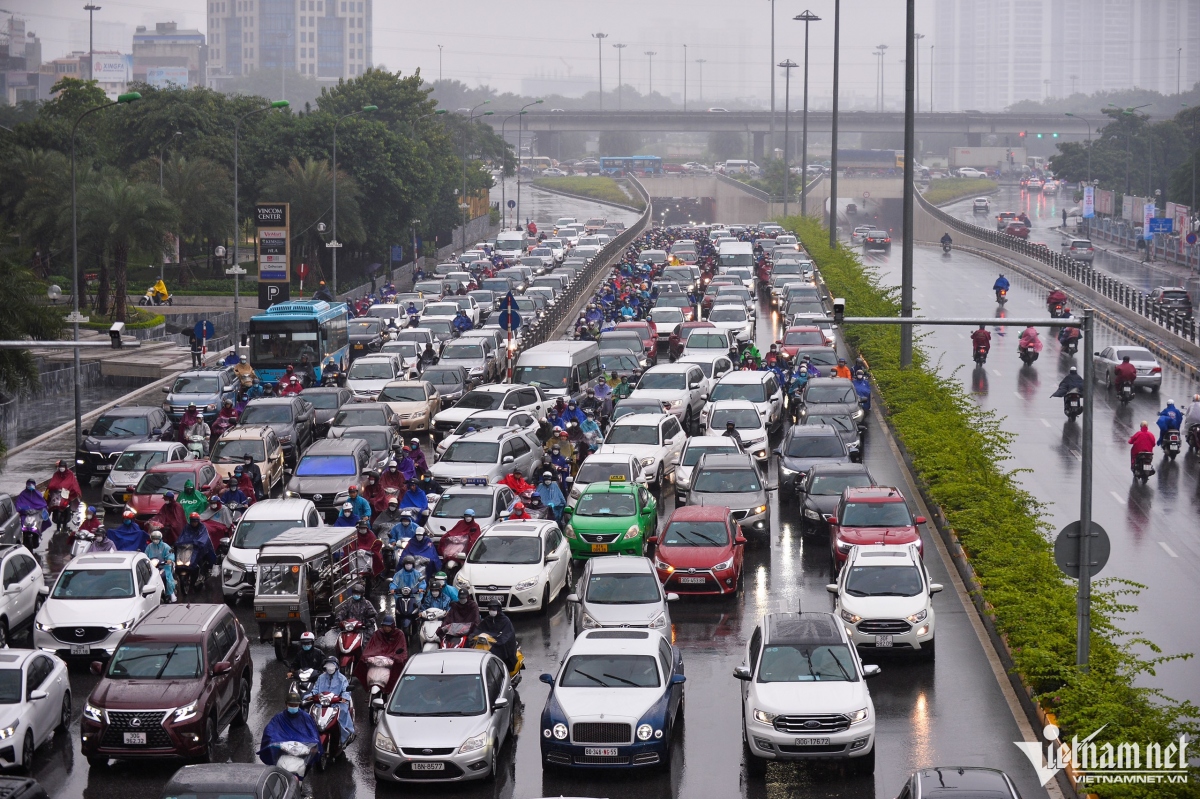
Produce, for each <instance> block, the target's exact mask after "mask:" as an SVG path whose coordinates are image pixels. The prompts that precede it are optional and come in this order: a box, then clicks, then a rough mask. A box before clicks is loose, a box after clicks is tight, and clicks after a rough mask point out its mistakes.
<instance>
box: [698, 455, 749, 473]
mask: <svg viewBox="0 0 1200 799" xmlns="http://www.w3.org/2000/svg"><path fill="white" fill-rule="evenodd" d="M701 463H702V464H704V465H705V466H706V467H708V468H710V469H713V468H716V469H719V468H722V467H724V468H735V467H737V468H745V469H757V468H758V467H757V466H755V465H754V460H753V459H751V457H750V453H749V452H706V453H704V454H703V455H701V456H700V462H699V463H697V464H696V466H697V468H699V466H700V464H701Z"/></svg>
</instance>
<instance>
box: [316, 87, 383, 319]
mask: <svg viewBox="0 0 1200 799" xmlns="http://www.w3.org/2000/svg"><path fill="white" fill-rule="evenodd" d="M378 110H379V106H376V105H364V106H363V107H362V108H360V109H358V110H357V111H351V112H350V113H349V114H342V115H341V116H340V117H338V118H337V119H335V120H334V121H333V239H332V240H331V241H328V242H326V243H325V246H326V247H328V248H329V249H331V250H333V273H332V277H333V291H331V292H330V295H331V296H332V297H333V298H334V299H335V300H336V299H337V295H338V290H337V254H338V250H339V249H340V248H341V246H342V243H341V242H340V241H338V237H337V129H338V125H340V124H342V120H343V119H349V118H350V117H356V116H358V115H359V114H369V113H371V112H372V111H378Z"/></svg>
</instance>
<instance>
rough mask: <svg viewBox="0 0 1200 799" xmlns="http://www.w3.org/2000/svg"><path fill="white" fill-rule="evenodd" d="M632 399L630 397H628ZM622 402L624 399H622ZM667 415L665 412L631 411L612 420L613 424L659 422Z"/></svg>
mask: <svg viewBox="0 0 1200 799" xmlns="http://www.w3.org/2000/svg"><path fill="white" fill-rule="evenodd" d="M630 399H632V397H630ZM622 402H624V400H622ZM666 417H667V414H665V413H631V414H629V415H628V416H622V417H621V418H620V419H618V420H616V421H615V422H613V424H614V425H617V424H620V425H625V424H655V425H657V424H660V423H661V422H662V421H663V419H665V418H666Z"/></svg>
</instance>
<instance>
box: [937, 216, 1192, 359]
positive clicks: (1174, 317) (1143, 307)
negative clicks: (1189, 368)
mask: <svg viewBox="0 0 1200 799" xmlns="http://www.w3.org/2000/svg"><path fill="white" fill-rule="evenodd" d="M916 198H917V202H918V203H920V204H921V207H922V208H924V209H925V211H927V212H928V213H929V214H931V215H932V216H933V217H934V218H935V219H937V220H938V221H939V222H941V223H942V224H944V225H946V226H947V227H950V228H952V229H954V230H957V231H958V232H960V233H965V234H967V235H969V236H974V237H975V238H977V239H981V240H983V241H986V242H988V243H989V244H993V245H996V246H998V247H1003V248H1004V249H1006V250H1009V251H1011V252H1015V253H1017V254H1019V255H1023V256H1025V257H1026V258H1030V259H1032V260H1035V261H1039V262H1041V263H1043V264H1045V265H1046V266H1048V267H1050V268H1051V269H1053V270H1054V271H1056V272H1060V273H1062V274H1064V275H1066V276H1067V277H1069V278H1071V279H1073V280H1077V281H1079V282H1080V283H1082V284H1084V285H1085V286H1087V287H1088V288H1090V289H1092V290H1093V291H1095V292H1097V293H1098V294H1101V295H1103V296H1104V297H1106V298H1108V299H1110V300H1112V301H1113V302H1116V303H1119V304H1120V305H1122V306H1124V307H1125V308H1126V309H1127V310H1129V311H1132V312H1133V313H1135V314H1137V315H1138V316H1140V317H1142V318H1143V319H1147V320H1149V321H1151V322H1153V323H1154V324H1156V325H1158V326H1160V327H1162V328H1164V329H1166V330H1169V331H1170V332H1172V333H1174V334H1175V335H1177V336H1179V337H1180V338H1182V339H1184V340H1186V341H1190V342H1192V343H1193V344H1195V343H1197V324H1196V319H1195V318H1194V317H1191V318H1189V317H1187V316H1185V315H1183V314H1180V313H1176V312H1175V311H1171V310H1168V309H1165V308H1163V307H1161V306H1159V305H1158V304H1156V303H1154V302H1152V301H1151V300H1150V296H1149V295H1148V294H1146V293H1145V292H1143V291H1141V290H1140V289H1137V288H1135V287H1133V286H1131V285H1129V284H1128V283H1126V282H1124V281H1122V280H1118V279H1116V278H1114V277H1113V276H1111V275H1108V274H1105V273H1104V272H1101V271H1100V270H1099V269H1095V268H1093V267H1092V265H1091V264H1089V263H1086V262H1084V261H1076V260H1075V259H1074V258H1068V257H1067V256H1065V255H1062V254H1060V253H1056V252H1053V251H1052V250H1050V248H1049V247H1046V246H1044V245H1036V244H1030V243H1029V242H1028V241H1025V240H1024V239H1019V238H1017V237H1016V236H1010V235H1008V234H1007V233H1001V232H999V231H995V230H988V229H987V228H983V227H980V226H979V225H975V224H972V223H970V222H967V221H965V220H962V219H956V218H955V217H952V216H950V215H949V214H947V213H946V212H945V211H942V210H941V209H940V208H938V207H937V206H935V205H933V204H932V203H930V202H929V201H928V200H926V199H925V198H924V197H922V196H921V195H920V193H917V194H916Z"/></svg>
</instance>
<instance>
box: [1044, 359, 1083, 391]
mask: <svg viewBox="0 0 1200 799" xmlns="http://www.w3.org/2000/svg"><path fill="white" fill-rule="evenodd" d="M1075 391H1077V392H1080V393H1082V392H1083V377H1082V376H1080V374H1079V370H1078V369H1076V368H1075V367H1074V366H1072V367H1071V370H1070V371H1069V372H1067V374H1066V376H1065V377H1064V378H1063V379H1062V380H1061V381H1060V382H1059V384H1058V389H1057V390H1056V391H1055V392H1054V393H1053V394H1051V395H1050V396H1051V397H1065V396H1067V394H1070V393H1071V392H1075Z"/></svg>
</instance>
